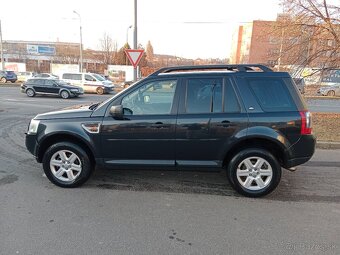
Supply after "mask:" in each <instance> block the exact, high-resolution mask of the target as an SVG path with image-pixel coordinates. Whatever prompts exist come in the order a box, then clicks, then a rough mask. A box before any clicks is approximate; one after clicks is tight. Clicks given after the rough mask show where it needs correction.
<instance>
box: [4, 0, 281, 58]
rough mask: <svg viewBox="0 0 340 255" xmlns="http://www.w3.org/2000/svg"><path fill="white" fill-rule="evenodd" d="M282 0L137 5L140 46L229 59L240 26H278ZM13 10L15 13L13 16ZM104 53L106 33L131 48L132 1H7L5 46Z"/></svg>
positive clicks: (174, 0)
mask: <svg viewBox="0 0 340 255" xmlns="http://www.w3.org/2000/svg"><path fill="white" fill-rule="evenodd" d="M279 1H280V0H256V1H255V0H236V1H231V0H208V1H207V0H196V1H195V0H170V1H165V0H137V6H138V18H137V20H138V23H137V29H138V43H140V44H142V45H144V46H146V44H147V42H148V41H149V40H150V42H151V44H152V46H153V49H154V53H155V54H168V55H175V56H178V57H185V58H193V59H196V58H220V59H224V58H228V57H229V55H230V49H231V40H232V33H233V31H234V30H235V28H236V27H237V25H239V24H240V23H241V24H242V23H246V22H251V21H252V20H275V19H276V16H277V14H278V13H280V10H281V7H280V5H279ZM11 10H14V11H11ZM73 10H76V11H77V12H78V13H79V14H80V15H81V19H82V27H83V44H84V48H91V49H100V39H101V38H103V35H104V33H106V34H108V35H109V36H110V37H111V38H112V39H113V40H115V41H116V42H117V45H118V48H120V47H122V46H123V45H124V43H125V42H126V38H127V36H128V40H129V44H130V45H132V44H133V43H132V40H133V38H132V36H133V33H132V29H128V27H129V26H130V25H132V24H133V0H96V1H86V0H84V1H78V0H77V1H76V0H68V1H65V0H59V1H56V0H12V1H2V3H1V8H0V19H1V23H2V37H3V40H25V41H57V40H59V41H64V42H75V43H78V42H79V19H78V16H77V15H76V14H74V13H73Z"/></svg>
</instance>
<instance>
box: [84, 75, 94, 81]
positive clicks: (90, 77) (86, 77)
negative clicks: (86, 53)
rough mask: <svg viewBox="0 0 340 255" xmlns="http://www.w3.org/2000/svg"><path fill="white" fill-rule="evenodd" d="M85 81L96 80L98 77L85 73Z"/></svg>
mask: <svg viewBox="0 0 340 255" xmlns="http://www.w3.org/2000/svg"><path fill="white" fill-rule="evenodd" d="M85 81H96V79H95V78H93V77H92V76H91V75H89V74H85Z"/></svg>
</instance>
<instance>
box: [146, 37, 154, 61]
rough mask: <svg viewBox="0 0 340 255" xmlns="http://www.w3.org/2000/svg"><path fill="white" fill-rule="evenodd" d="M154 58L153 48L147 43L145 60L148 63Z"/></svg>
mask: <svg viewBox="0 0 340 255" xmlns="http://www.w3.org/2000/svg"><path fill="white" fill-rule="evenodd" d="M153 58H154V54H153V47H152V45H151V42H150V41H148V43H147V45H146V59H147V61H148V62H152V61H153Z"/></svg>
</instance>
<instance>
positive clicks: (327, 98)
mask: <svg viewBox="0 0 340 255" xmlns="http://www.w3.org/2000/svg"><path fill="white" fill-rule="evenodd" d="M303 98H304V99H306V100H308V99H323V100H337V99H340V97H335V96H334V97H329V96H303Z"/></svg>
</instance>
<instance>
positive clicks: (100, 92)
mask: <svg viewBox="0 0 340 255" xmlns="http://www.w3.org/2000/svg"><path fill="white" fill-rule="evenodd" d="M97 94H98V95H103V94H104V89H103V88H101V87H99V88H97Z"/></svg>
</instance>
